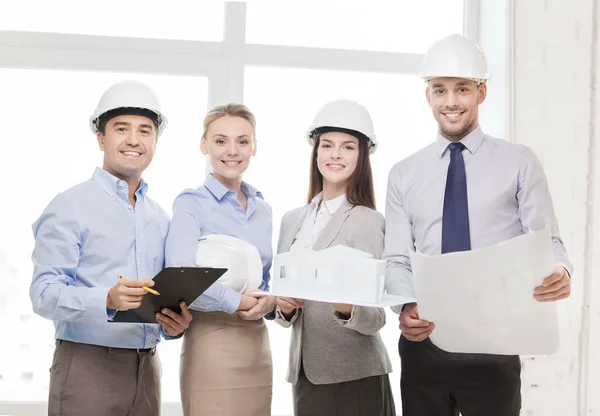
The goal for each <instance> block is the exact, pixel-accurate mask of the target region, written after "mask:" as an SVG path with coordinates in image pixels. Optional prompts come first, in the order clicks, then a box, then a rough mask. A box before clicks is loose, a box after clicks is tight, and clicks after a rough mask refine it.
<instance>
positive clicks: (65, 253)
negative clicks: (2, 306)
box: [29, 168, 169, 348]
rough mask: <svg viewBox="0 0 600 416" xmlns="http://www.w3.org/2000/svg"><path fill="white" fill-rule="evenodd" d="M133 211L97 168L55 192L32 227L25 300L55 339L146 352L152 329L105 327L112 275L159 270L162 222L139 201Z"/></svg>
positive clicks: (165, 222)
mask: <svg viewBox="0 0 600 416" xmlns="http://www.w3.org/2000/svg"><path fill="white" fill-rule="evenodd" d="M147 190H148V185H147V184H146V183H145V182H144V181H143V180H142V182H141V183H140V186H139V188H138V189H137V191H136V193H135V195H136V199H137V201H136V204H135V207H133V206H132V205H131V203H130V202H129V199H128V186H127V183H126V182H124V181H122V180H120V179H118V178H116V177H114V176H112V175H111V174H109V173H108V172H107V171H105V170H103V169H100V168H97V169H96V171H95V172H94V174H93V176H92V178H91V179H90V180H87V181H85V182H83V183H81V184H79V185H77V186H75V187H73V188H71V189H69V190H67V191H65V192H63V193H61V194H59V195H57V196H56V197H55V198H54V200H53V201H52V202H51V203H50V204H49V205H48V207H47V208H46V209H45V210H44V212H43V213H42V215H41V216H40V218H39V219H38V220H37V221H36V222H35V223H34V224H33V235H34V238H35V248H34V250H33V254H32V261H33V265H34V271H33V281H32V283H31V287H30V291H29V294H30V297H31V301H32V303H33V309H34V311H35V312H36V313H37V314H39V315H41V316H43V317H44V318H47V319H51V320H53V321H54V325H55V327H56V338H57V339H63V340H68V341H73V342H80V343H86V344H94V345H104V346H109V347H120V348H151V347H153V346H155V345H156V344H157V343H158V342H159V336H160V326H159V325H158V324H125V323H110V322H107V321H108V319H109V317H111V318H112V316H114V313H115V312H116V311H111V310H107V309H106V299H107V295H108V291H109V289H110V288H111V287H112V286H114V285H115V284H116V283H117V282H118V278H117V275H122V276H125V277H127V278H129V279H149V278H153V277H154V276H155V275H156V274H157V273H158V272H160V270H162V268H163V266H164V244H165V239H166V236H167V231H168V228H169V217H168V216H167V214H166V213H165V212H164V211H163V210H162V209H161V208H160V206H159V205H158V204H156V203H155V202H154V201H152V200H151V199H150V198H148V197H147V196H146V192H147Z"/></svg>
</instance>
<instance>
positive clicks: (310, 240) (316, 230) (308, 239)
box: [290, 192, 346, 251]
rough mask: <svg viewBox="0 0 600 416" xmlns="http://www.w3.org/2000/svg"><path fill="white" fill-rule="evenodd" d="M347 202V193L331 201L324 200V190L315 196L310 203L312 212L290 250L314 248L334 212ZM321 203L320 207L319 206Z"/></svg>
mask: <svg viewBox="0 0 600 416" xmlns="http://www.w3.org/2000/svg"><path fill="white" fill-rule="evenodd" d="M344 202H346V194H343V195H340V196H338V197H336V198H333V199H330V200H329V201H323V192H321V193H319V194H318V195H317V196H315V197H314V198H313V199H312V201H311V203H310V212H309V213H308V215H307V216H306V218H305V219H304V222H303V223H302V226H301V227H300V231H298V234H297V235H296V238H295V239H294V242H293V243H292V246H291V247H290V251H293V250H298V249H306V248H312V247H313V246H314V244H315V242H316V241H317V239H318V238H319V236H320V235H321V231H323V229H324V228H325V226H327V224H328V223H329V221H330V220H331V217H333V214H335V213H336V212H337V210H338V209H340V207H341V206H342V205H343V204H344ZM319 205H320V208H319Z"/></svg>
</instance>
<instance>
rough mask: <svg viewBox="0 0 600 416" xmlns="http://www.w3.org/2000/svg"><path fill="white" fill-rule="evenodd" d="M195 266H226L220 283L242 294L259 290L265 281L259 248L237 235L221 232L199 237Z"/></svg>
mask: <svg viewBox="0 0 600 416" xmlns="http://www.w3.org/2000/svg"><path fill="white" fill-rule="evenodd" d="M196 266H198V267H217V268H226V269H227V272H225V274H224V275H223V276H221V277H220V278H219V280H217V282H219V283H223V284H224V285H227V286H229V287H231V288H232V289H234V290H235V291H236V292H239V293H242V294H244V293H248V292H251V291H253V290H256V289H258V287H259V286H260V284H261V283H262V274H263V267H262V260H261V258H260V253H259V252H258V249H257V248H256V247H254V246H253V245H252V244H250V243H248V242H247V241H244V240H241V239H239V238H236V237H231V236H228V235H221V234H212V235H206V236H202V237H200V239H199V240H198V248H197V251H196Z"/></svg>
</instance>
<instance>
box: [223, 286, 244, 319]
mask: <svg viewBox="0 0 600 416" xmlns="http://www.w3.org/2000/svg"><path fill="white" fill-rule="evenodd" d="M228 289H229V288H228ZM241 301H242V295H240V294H239V293H238V292H236V291H235V290H233V289H229V290H226V291H225V293H223V299H221V310H223V311H225V312H227V313H228V314H233V313H235V311H237V310H238V308H239V307H240V302H241Z"/></svg>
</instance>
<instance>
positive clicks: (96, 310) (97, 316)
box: [80, 287, 117, 321]
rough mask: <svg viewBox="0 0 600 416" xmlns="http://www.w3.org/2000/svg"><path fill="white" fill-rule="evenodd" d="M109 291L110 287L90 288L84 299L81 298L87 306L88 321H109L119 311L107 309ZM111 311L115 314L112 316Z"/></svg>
mask: <svg viewBox="0 0 600 416" xmlns="http://www.w3.org/2000/svg"><path fill="white" fill-rule="evenodd" d="M109 290H110V288H109V287H90V288H88V289H87V290H86V296H85V297H84V299H81V298H80V299H81V300H83V301H84V302H85V303H86V305H87V308H86V315H87V318H86V320H93V321H107V320H108V319H112V318H114V316H115V314H116V313H117V311H115V310H113V309H108V308H107V307H106V301H107V299H108V291H109ZM111 311H113V312H114V313H112V315H111Z"/></svg>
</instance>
